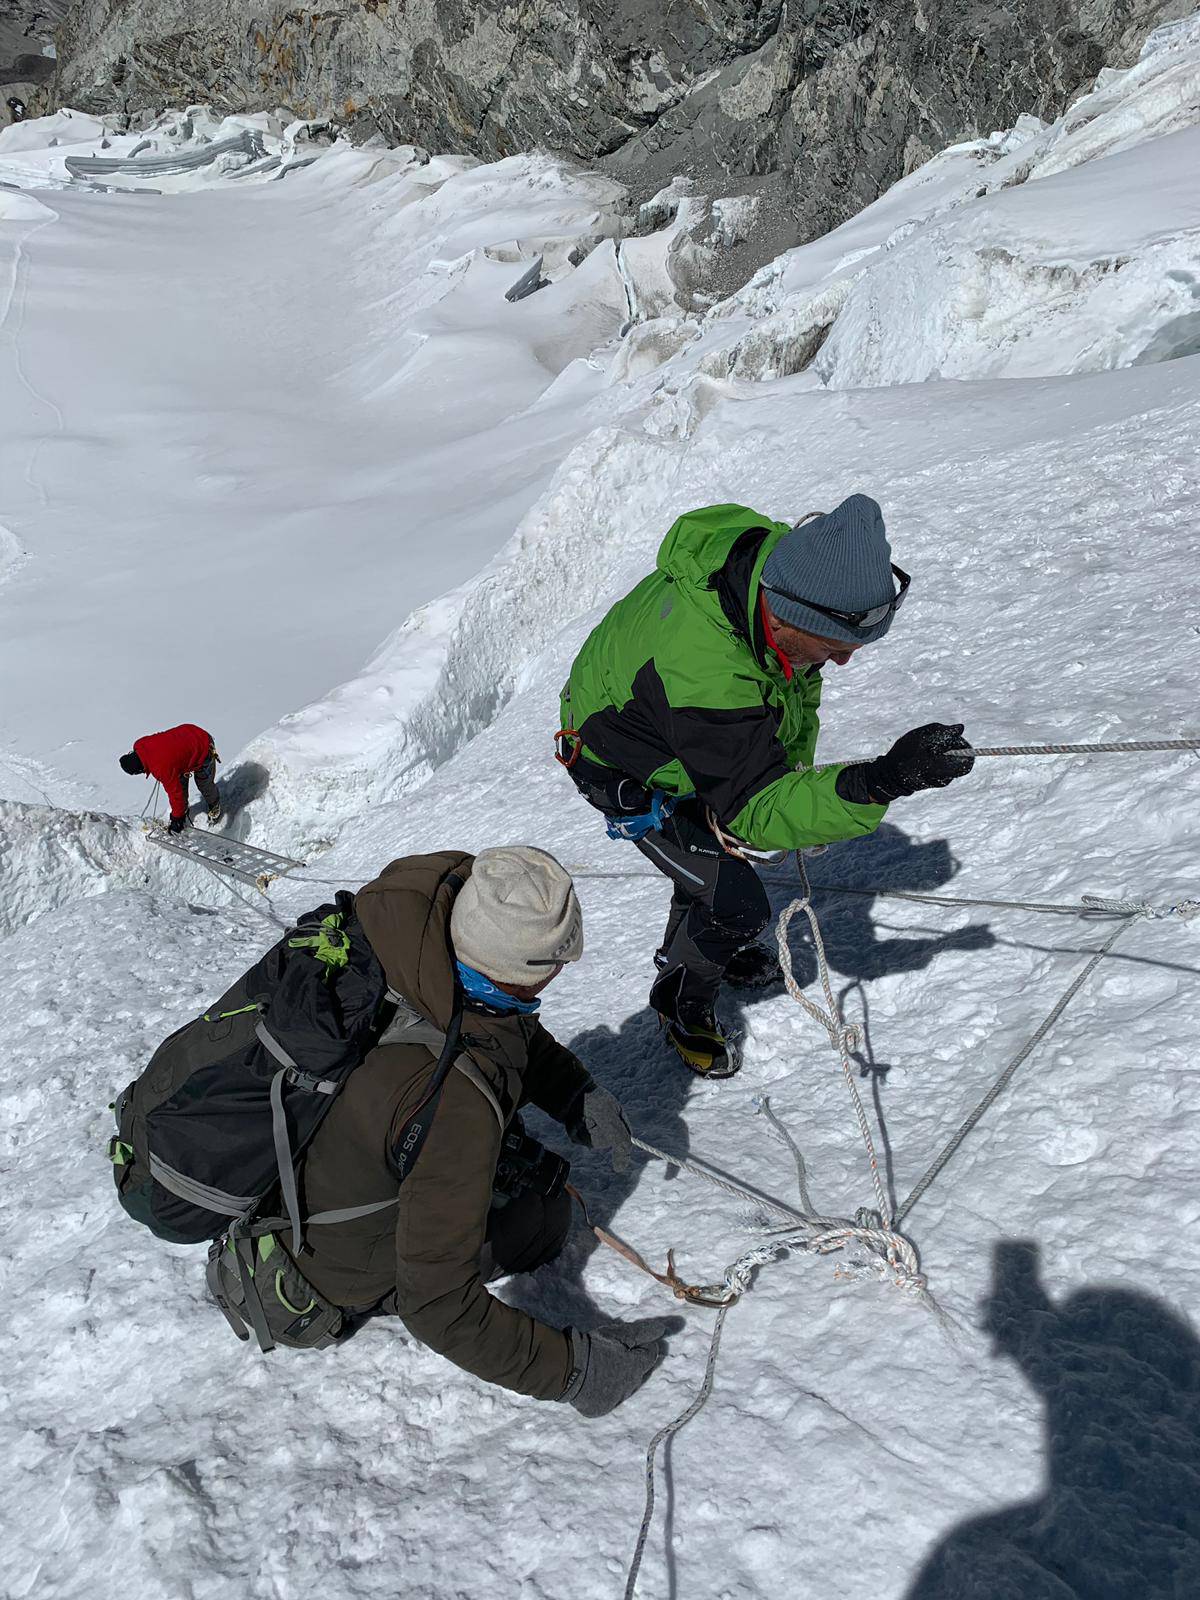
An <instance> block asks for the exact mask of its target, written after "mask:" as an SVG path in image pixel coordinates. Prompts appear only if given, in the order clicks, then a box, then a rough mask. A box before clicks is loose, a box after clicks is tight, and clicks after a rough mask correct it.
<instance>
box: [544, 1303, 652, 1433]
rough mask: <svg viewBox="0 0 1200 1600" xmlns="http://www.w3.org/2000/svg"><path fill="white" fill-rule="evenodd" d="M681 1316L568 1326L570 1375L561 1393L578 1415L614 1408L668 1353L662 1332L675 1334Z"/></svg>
mask: <svg viewBox="0 0 1200 1600" xmlns="http://www.w3.org/2000/svg"><path fill="white" fill-rule="evenodd" d="M682 1320H683V1319H682V1318H680V1317H645V1318H643V1320H642V1321H641V1322H606V1323H604V1324H602V1326H601V1327H599V1328H595V1329H593V1331H592V1332H591V1333H580V1332H579V1330H578V1329H577V1328H568V1329H567V1330H566V1332H567V1334H568V1336H569V1338H570V1340H571V1376H570V1379H569V1380H568V1382H567V1387H566V1389H565V1390H564V1391H563V1393H562V1394H560V1395H559V1399H560V1400H565V1401H566V1402H567V1403H568V1405H573V1406H574V1407H575V1409H576V1411H578V1412H579V1414H580V1416H581V1417H603V1416H607V1415H608V1413H609V1412H610V1411H615V1410H616V1409H617V1407H618V1406H619V1405H620V1404H621V1403H622V1401H624V1400H628V1399H629V1396H630V1395H631V1394H634V1393H636V1391H637V1390H638V1389H640V1388H641V1387H642V1384H643V1383H645V1381H646V1379H647V1378H648V1377H649V1376H650V1374H651V1373H652V1372H653V1371H654V1369H655V1367H656V1366H657V1365H658V1363H659V1362H660V1361H661V1360H662V1358H663V1356H664V1355H665V1354H666V1349H665V1347H664V1345H663V1337H664V1335H665V1334H667V1333H674V1332H676V1331H677V1330H678V1328H679V1327H680V1325H681V1323H682Z"/></svg>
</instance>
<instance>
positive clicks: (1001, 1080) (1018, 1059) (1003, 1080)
mask: <svg viewBox="0 0 1200 1600" xmlns="http://www.w3.org/2000/svg"><path fill="white" fill-rule="evenodd" d="M1146 915H1147V913H1146V912H1145V911H1143V910H1140V909H1139V910H1136V911H1133V912H1128V913H1123V914H1122V916H1123V920H1122V921H1120V922H1118V923H1117V925H1116V927H1115V928H1114V929H1113V930H1112V932H1111V933H1110V934H1109V936H1108V938H1107V939H1106V940H1105V941H1104V943H1103V944H1102V945H1101V946H1100V947H1099V949H1098V950H1096V951H1095V952H1094V953H1093V955H1092V957H1091V959H1090V960H1089V961H1088V963H1087V965H1086V966H1084V967H1083V968H1082V969H1081V970H1080V971H1079V972H1078V973H1076V975H1075V977H1074V978H1073V979H1072V980H1071V982H1070V984H1069V985H1068V987H1067V989H1066V990H1065V992H1064V993H1063V994H1062V995H1061V996H1060V998H1059V999H1058V1001H1057V1003H1056V1004H1055V1005H1054V1007H1053V1008H1052V1010H1051V1011H1050V1014H1049V1015H1048V1016H1047V1017H1046V1018H1045V1020H1044V1021H1043V1022H1042V1023H1041V1025H1040V1026H1039V1027H1038V1028H1037V1029H1035V1031H1034V1032H1033V1033H1032V1034H1031V1035H1030V1036H1029V1038H1028V1039H1027V1040H1026V1041H1025V1043H1024V1044H1023V1045H1022V1046H1021V1048H1020V1049H1019V1050H1018V1051H1017V1053H1016V1055H1014V1056H1013V1058H1012V1060H1011V1061H1010V1062H1009V1063H1008V1065H1007V1066H1006V1067H1005V1068H1004V1070H1003V1071H1002V1072H1001V1073H1000V1075H999V1077H997V1079H996V1080H995V1082H994V1083H993V1084H992V1086H991V1088H990V1089H989V1090H988V1091H987V1093H986V1094H985V1095H984V1096H983V1098H982V1099H981V1100H980V1101H979V1103H978V1104H977V1105H976V1106H975V1107H974V1109H973V1110H972V1111H970V1112H969V1113H968V1114H967V1116H966V1117H964V1118H963V1121H962V1122H961V1124H960V1125H959V1127H958V1128H957V1129H956V1130H955V1132H954V1133H953V1134H952V1135H951V1137H950V1139H949V1140H948V1141H947V1142H946V1144H945V1145H944V1146H943V1148H942V1150H941V1151H940V1153H939V1154H938V1155H937V1156H936V1157H935V1158H934V1160H933V1161H932V1162H931V1163H930V1164H929V1166H928V1167H927V1168H926V1170H925V1172H924V1173H923V1174H922V1175H921V1177H920V1178H919V1179H918V1180H917V1182H916V1183H915V1184H914V1185H913V1188H912V1190H911V1192H910V1193H909V1195H908V1198H907V1199H906V1200H905V1201H904V1202H903V1203H902V1204H901V1205H899V1206H898V1207H897V1208H896V1222H897V1224H899V1223H900V1222H902V1221H903V1220H904V1218H905V1217H907V1216H908V1214H909V1212H910V1211H911V1210H912V1208H913V1207H914V1206H915V1205H916V1204H917V1202H918V1201H919V1200H920V1198H921V1196H922V1195H923V1194H924V1193H925V1191H926V1190H927V1189H928V1188H929V1186H930V1184H931V1183H933V1181H934V1179H935V1178H937V1177H938V1175H939V1174H940V1173H941V1172H942V1171H943V1170H944V1169H945V1168H946V1167H947V1166H948V1165H949V1163H950V1162H951V1161H952V1160H953V1159H954V1156H955V1155H956V1154H957V1152H958V1149H959V1147H960V1146H961V1145H962V1143H963V1141H964V1140H965V1139H966V1138H967V1136H968V1134H970V1133H971V1131H972V1130H973V1129H974V1128H975V1127H976V1125H977V1124H978V1123H979V1122H980V1120H981V1119H982V1118H983V1117H984V1116H985V1115H986V1114H987V1112H988V1110H989V1109H990V1108H991V1107H992V1106H993V1105H994V1104H995V1102H996V1101H997V1100H998V1099H999V1098H1000V1096H1001V1095H1002V1094H1003V1093H1004V1091H1005V1089H1007V1088H1008V1086H1009V1084H1010V1083H1011V1082H1012V1080H1013V1078H1014V1077H1015V1076H1016V1073H1017V1070H1018V1068H1019V1067H1020V1066H1021V1064H1022V1063H1023V1062H1024V1061H1025V1060H1026V1059H1027V1058H1028V1056H1029V1055H1030V1054H1031V1053H1032V1051H1033V1050H1034V1049H1035V1048H1036V1047H1037V1046H1038V1045H1039V1044H1040V1043H1041V1042H1042V1040H1043V1039H1044V1038H1045V1037H1046V1035H1047V1034H1048V1033H1049V1032H1050V1030H1051V1028H1052V1027H1053V1026H1054V1024H1055V1023H1056V1022H1057V1021H1058V1019H1059V1017H1061V1016H1062V1014H1063V1012H1064V1011H1065V1010H1066V1009H1067V1007H1068V1006H1069V1005H1070V1003H1071V1001H1072V1000H1073V999H1074V998H1075V996H1076V995H1077V994H1078V993H1079V991H1080V989H1082V988H1083V986H1084V984H1085V983H1086V982H1087V980H1088V979H1089V978H1090V977H1091V975H1092V973H1093V972H1094V971H1095V970H1096V968H1097V967H1098V966H1099V965H1100V963H1101V961H1103V960H1104V957H1105V956H1106V955H1108V953H1109V951H1110V950H1111V949H1112V948H1113V946H1114V945H1115V944H1116V942H1117V940H1118V939H1119V938H1120V937H1121V935H1122V934H1123V933H1125V931H1126V930H1127V929H1128V928H1130V927H1132V925H1133V924H1134V923H1135V922H1137V921H1139V920H1140V919H1141V918H1142V917H1144V916H1146Z"/></svg>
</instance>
